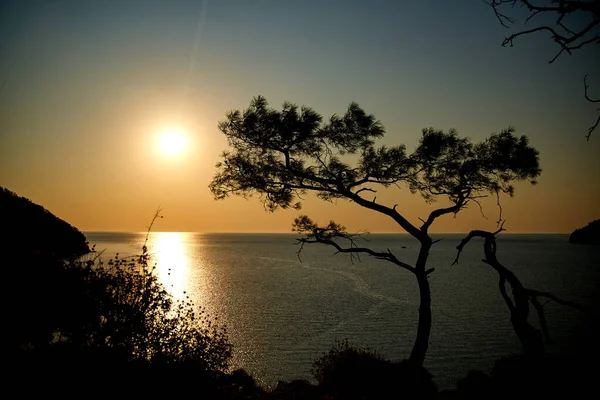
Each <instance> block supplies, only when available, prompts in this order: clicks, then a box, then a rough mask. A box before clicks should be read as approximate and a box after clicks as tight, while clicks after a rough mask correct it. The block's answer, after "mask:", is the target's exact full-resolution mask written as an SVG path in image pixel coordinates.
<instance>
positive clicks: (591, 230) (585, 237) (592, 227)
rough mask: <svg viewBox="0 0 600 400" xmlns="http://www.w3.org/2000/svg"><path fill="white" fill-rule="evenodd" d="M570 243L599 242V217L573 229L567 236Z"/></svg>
mask: <svg viewBox="0 0 600 400" xmlns="http://www.w3.org/2000/svg"><path fill="white" fill-rule="evenodd" d="M569 242H570V243H578V244H600V219H597V220H595V221H592V222H590V223H589V224H587V225H586V226H584V227H583V228H579V229H575V230H574V231H573V233H571V236H569Z"/></svg>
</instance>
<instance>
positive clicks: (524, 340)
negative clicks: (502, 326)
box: [454, 231, 544, 354]
mask: <svg viewBox="0 0 600 400" xmlns="http://www.w3.org/2000/svg"><path fill="white" fill-rule="evenodd" d="M475 236H479V237H483V238H484V243H483V251H484V253H485V259H483V260H482V261H483V262H485V263H486V264H488V265H489V266H491V267H492V268H494V270H496V272H497V273H498V277H499V282H498V287H499V290H500V294H501V295H502V298H503V299H504V302H505V303H506V306H507V307H508V309H509V311H510V322H511V324H512V326H513V329H514V331H515V333H516V334H517V337H518V338H519V341H520V342H521V345H522V346H523V351H524V352H525V353H527V354H538V353H541V352H543V351H544V337H543V335H542V332H540V331H539V330H538V329H536V328H535V327H533V326H532V325H531V324H530V323H529V321H528V318H529V291H528V290H527V289H525V288H524V287H523V284H522V283H521V281H520V280H519V278H517V276H516V275H515V274H514V273H513V272H512V271H511V270H509V269H508V268H506V267H505V266H503V265H502V264H500V262H499V261H498V259H497V258H496V237H495V234H494V233H490V232H485V231H471V233H469V236H467V237H466V238H465V239H463V240H462V242H461V243H460V244H459V245H458V247H457V249H458V251H459V254H460V252H461V251H462V248H463V247H464V246H465V245H466V244H467V242H468V241H469V240H470V239H471V238H472V237H475ZM457 262H458V255H457V257H456V260H455V262H454V263H457ZM506 282H508V283H509V284H510V286H511V288H512V298H511V296H510V295H509V294H508V293H507V292H506V286H505V285H506Z"/></svg>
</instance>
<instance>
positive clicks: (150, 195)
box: [0, 0, 600, 233]
mask: <svg viewBox="0 0 600 400" xmlns="http://www.w3.org/2000/svg"><path fill="white" fill-rule="evenodd" d="M517 11H518V10H517ZM510 32H511V31H509V30H507V29H506V28H503V27H502V26H500V25H499V23H498V21H497V20H496V18H495V16H494V13H493V12H492V10H491V9H490V8H489V7H488V6H487V5H486V4H485V3H484V2H483V1H481V0H423V1H406V2H405V1H367V0H362V1H333V0H331V1H319V0H314V1H311V0H308V1H291V0H290V1H282V0H273V1H266V0H247V1H244V0H238V1H233V0H231V1H229V0H212V1H208V0H205V1H201V0H187V1H177V0H162V1H152V0H139V1H127V0H121V1H117V0H104V1H93V0H86V1H75V0H73V1H69V0H54V1H52V0H45V1H28V0H12V1H11V0H8V1H2V2H1V3H0V186H3V187H6V188H8V189H10V190H12V191H14V192H16V193H17V194H19V195H21V196H24V197H27V198H29V199H30V200H32V201H34V202H36V203H38V204H41V205H43V206H44V207H45V208H47V209H48V210H50V211H51V212H53V213H54V214H56V215H57V216H58V217H60V218H62V219H64V220H66V221H68V222H69V223H71V224H73V225H75V226H76V227H78V228H79V229H81V230H82V231H93V230H103V231H111V230H113V231H144V230H145V229H146V228H147V226H148V223H149V222H150V219H151V218H152V215H153V213H154V211H155V209H156V208H157V206H161V207H162V209H163V211H162V214H163V215H164V219H163V220H160V222H159V223H158V224H157V226H156V228H155V229H156V230H158V231H194V232H289V231H290V229H291V223H292V220H293V218H294V217H295V216H297V215H298V214H299V212H298V211H277V212H275V213H268V212H266V211H265V209H264V208H263V206H262V204H261V203H260V202H259V201H258V199H256V198H251V199H243V198H237V197H233V198H229V199H226V200H222V201H216V200H214V199H213V197H212V194H211V193H210V191H209V189H208V184H209V183H210V180H211V178H212V176H213V175H214V173H215V171H216V170H215V163H216V162H217V161H219V155H220V153H221V152H222V151H223V150H226V149H227V142H226V140H225V137H224V135H223V134H222V133H221V132H220V131H219V130H218V129H217V123H218V122H219V121H220V120H223V119H224V117H225V113H226V112H227V111H229V110H231V109H244V108H246V107H247V106H248V103H249V102H250V100H251V99H252V98H253V97H254V96H257V95H263V96H265V97H266V98H267V100H268V101H269V102H270V104H271V105H272V106H274V107H279V106H280V105H281V103H282V102H283V101H285V100H288V101H291V102H293V103H296V104H298V105H307V106H310V107H312V108H313V109H315V110H316V111H317V112H319V113H320V114H321V115H323V117H324V118H328V117H329V116H330V115H331V114H333V113H343V112H344V111H345V110H346V108H347V106H348V104H349V103H350V102H352V101H356V102H357V103H358V104H359V105H360V106H361V107H363V108H364V109H365V110H366V111H367V112H370V113H373V114H375V115H376V117H377V118H378V119H379V120H380V121H381V122H382V123H383V125H384V126H385V128H386V132H387V133H386V137H385V139H383V140H382V142H381V143H382V144H383V143H385V144H400V143H405V144H406V145H407V148H408V150H409V151H410V150H412V149H413V148H414V147H415V145H416V143H417V140H418V138H419V136H420V132H421V129H422V128H425V127H430V126H433V127H436V128H440V129H448V128H453V127H454V128H456V129H458V131H459V133H460V134H461V135H463V136H468V137H471V138H472V139H473V140H475V141H479V140H482V139H484V138H485V137H486V136H488V135H489V134H490V133H492V132H498V131H500V130H502V129H503V128H506V127H508V126H509V125H513V126H515V127H516V129H517V133H518V134H526V135H527V136H528V137H529V138H530V141H531V144H532V145H533V146H534V147H536V148H537V149H538V150H539V152H540V160H541V166H542V170H543V172H542V175H541V177H540V179H539V185H537V186H529V185H521V184H519V185H517V189H516V195H515V198H513V199H510V198H504V199H502V205H503V216H504V218H506V220H507V222H506V225H505V228H507V230H508V232H512V233H518V232H548V233H563V232H564V233H567V232H571V231H572V230H573V229H575V228H578V227H581V226H583V225H585V224H587V223H588V222H590V221H591V220H593V219H597V218H600V207H599V205H600V129H598V130H597V131H596V132H595V133H594V134H593V135H592V137H591V140H590V141H589V142H588V141H586V140H585V135H586V133H587V129H588V127H589V126H591V125H592V124H593V122H594V121H595V119H596V112H595V109H594V107H593V105H592V104H590V103H588V102H586V101H585V99H584V97H583V81H582V80H583V76H584V75H585V74H586V73H590V74H591V75H590V77H589V82H590V84H591V88H592V93H591V94H592V95H595V97H600V57H599V54H598V50H597V49H592V48H589V49H583V50H581V51H579V52H575V53H574V54H573V55H572V56H569V55H563V56H561V57H560V58H559V59H558V60H557V61H556V62H555V63H553V64H549V63H548V61H549V60H550V59H551V58H552V57H553V56H554V55H555V53H556V51H557V50H558V49H557V47H556V46H555V45H554V43H553V42H552V41H551V40H550V39H549V37H548V36H547V35H545V34H540V35H537V36H530V37H525V38H522V40H518V41H517V42H516V44H515V47H513V48H509V47H507V48H503V47H502V46H501V42H502V39H503V38H504V37H505V36H507V35H508V34H509V33H510ZM597 47H598V46H596V48H597ZM169 130H170V131H171V132H172V133H173V132H175V133H173V135H176V133H177V132H180V133H181V134H182V135H183V137H184V141H185V142H184V143H174V144H173V142H170V144H168V143H167V144H165V143H163V146H162V147H160V146H159V145H158V143H160V140H159V137H158V136H159V134H160V133H161V132H165V131H169ZM165 146H167V147H165ZM168 146H171V147H168ZM381 198H382V199H384V200H387V201H389V203H388V205H390V206H393V205H394V204H396V203H398V204H399V205H398V210H399V211H401V212H402V213H403V214H404V215H405V216H406V217H407V218H408V219H409V220H410V221H411V222H413V223H415V224H419V218H425V217H426V216H427V215H428V213H429V212H430V211H431V210H432V209H433V208H435V207H440V206H445V205H446V203H444V202H440V203H436V204H433V205H430V204H426V203H425V202H423V201H422V199H420V198H419V197H418V196H413V195H410V193H408V191H407V190H405V191H396V192H393V193H388V194H385V195H382V197H381ZM483 206H484V208H483V212H484V214H485V215H486V216H487V219H485V218H483V217H482V215H481V212H480V210H479V208H478V207H476V206H473V207H471V208H469V209H467V210H465V211H464V212H461V213H460V214H458V216H456V218H454V217H453V216H446V217H444V218H441V219H440V220H439V221H438V222H437V223H436V224H435V225H434V226H433V227H432V229H431V231H433V232H465V231H468V230H470V229H474V228H477V229H494V228H495V226H496V224H495V221H496V219H497V213H498V209H497V208H496V206H495V199H491V200H490V201H487V202H484V203H483ZM302 213H305V214H308V215H309V216H311V217H313V219H315V220H317V221H318V222H327V221H329V220H330V219H334V220H336V221H337V222H339V223H342V224H344V225H346V226H347V227H348V228H349V229H350V230H367V231H371V232H401V230H400V228H399V227H398V226H396V225H395V224H394V223H393V221H391V220H389V218H386V217H385V216H381V215H377V214H374V213H373V212H372V211H367V210H362V209H361V208H360V207H359V206H357V205H355V204H351V203H347V202H344V201H339V202H338V204H326V203H323V202H321V201H319V200H316V199H314V197H308V198H307V200H306V201H305V203H304V209H303V210H302Z"/></svg>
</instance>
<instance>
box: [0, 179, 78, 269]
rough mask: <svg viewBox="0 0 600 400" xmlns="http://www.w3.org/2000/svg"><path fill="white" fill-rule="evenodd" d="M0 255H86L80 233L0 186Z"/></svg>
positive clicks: (65, 256) (27, 200)
mask: <svg viewBox="0 0 600 400" xmlns="http://www.w3.org/2000/svg"><path fill="white" fill-rule="evenodd" d="M0 230H1V231H2V237H3V239H2V241H0V248H2V253H4V255H6V253H9V254H12V255H17V256H18V255H27V254H39V255H47V256H53V257H58V258H70V257H78V256H81V255H83V254H86V253H89V252H90V248H89V246H88V243H87V240H86V238H85V236H84V235H83V233H81V231H79V229H77V228H75V227H74V226H72V225H70V224H69V223H67V222H66V221H64V220H62V219H60V218H58V217H57V216H55V215H54V214H52V213H51V212H50V211H48V210H46V209H45V208H44V207H42V206H40V205H39V204H36V203H34V202H32V201H31V200H29V199H27V198H25V197H21V196H19V195H17V194H16V193H14V192H11V191H10V190H8V189H6V188H4V187H1V186H0Z"/></svg>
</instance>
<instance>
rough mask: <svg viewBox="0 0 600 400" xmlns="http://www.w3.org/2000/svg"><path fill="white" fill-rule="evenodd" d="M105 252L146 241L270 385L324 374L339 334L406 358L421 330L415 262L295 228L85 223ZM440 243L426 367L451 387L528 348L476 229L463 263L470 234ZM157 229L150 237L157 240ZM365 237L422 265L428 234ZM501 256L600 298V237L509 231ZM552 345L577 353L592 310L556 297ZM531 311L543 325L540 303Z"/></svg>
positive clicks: (237, 361)
mask: <svg viewBox="0 0 600 400" xmlns="http://www.w3.org/2000/svg"><path fill="white" fill-rule="evenodd" d="M84 234H85V236H86V237H87V239H88V241H89V242H90V245H94V246H95V250H96V251H97V252H98V254H99V256H100V258H101V259H103V260H106V261H107V260H109V259H110V258H112V257H114V256H115V254H117V253H118V255H119V257H127V256H133V255H135V254H139V253H140V252H141V249H142V246H143V245H144V242H145V241H146V240H147V245H148V248H149V253H150V255H151V263H152V264H155V265H156V270H155V271H156V272H155V273H156V274H158V276H159V279H160V280H161V282H162V283H163V284H164V285H165V287H166V288H167V289H168V290H169V291H170V293H171V294H172V295H173V297H175V298H182V299H183V298H189V299H191V300H192V301H193V302H194V304H196V305H198V306H201V307H203V308H204V309H205V310H206V311H207V312H208V313H209V314H210V315H211V316H212V317H213V318H214V319H215V320H216V322H217V323H218V324H221V325H224V326H226V328H227V331H228V335H229V340H230V342H231V343H232V344H233V349H234V358H233V366H234V368H244V369H245V370H246V371H248V372H249V373H250V374H252V375H253V376H254V378H255V379H256V380H257V382H258V383H259V384H261V385H263V386H264V387H274V386H276V385H277V383H278V381H279V380H284V381H289V380H292V379H306V380H308V381H311V382H314V378H313V377H312V375H311V367H312V365H313V362H314V360H315V359H316V358H318V357H320V356H321V355H323V354H324V353H326V352H327V351H328V350H330V349H331V348H332V346H333V345H334V344H335V343H336V341H340V340H348V342H349V343H350V344H351V345H353V346H356V347H361V348H369V349H371V350H374V351H376V352H377V353H379V354H381V355H383V356H384V357H386V358H388V359H390V360H394V361H401V360H403V359H406V358H407V357H408V355H409V354H410V350H411V348H412V344H413V341H414V338H415V334H416V327H417V312H418V298H419V296H418V288H417V284H416V280H415V278H414V276H413V275H412V274H411V273H409V272H408V271H406V270H404V269H402V268H400V267H398V266H396V265H394V264H391V263H389V262H386V261H382V260H378V259H375V258H373V257H370V256H368V255H366V254H363V255H360V257H351V256H350V255H348V254H336V251H335V249H334V248H332V247H330V246H327V245H322V244H305V245H304V247H301V246H300V245H299V244H298V242H297V240H296V238H297V237H296V236H295V235H294V234H241V233H240V234H234V233H232V234H222V233H218V234H217V233H215V234H206V233H190V232H152V233H149V234H147V233H125V232H84ZM432 237H433V238H434V239H441V240H440V241H439V242H437V243H435V244H434V245H433V247H432V249H431V251H430V257H429V262H428V267H429V268H435V271H434V272H433V273H431V275H430V277H429V280H430V284H431V293H432V294H431V297H432V314H433V325H432V332H431V337H430V343H429V351H428V353H427V358H426V361H425V367H426V368H427V369H428V370H429V371H430V372H431V373H432V374H433V376H434V378H433V379H434V381H435V382H436V384H437V385H438V388H440V389H446V388H454V387H455V385H456V382H457V380H458V379H460V378H461V377H464V376H466V374H467V373H468V371H470V370H473V369H477V370H481V371H484V372H489V371H490V369H491V368H492V366H493V364H494V361H495V360H497V359H499V358H502V357H506V356H509V355H511V354H515V353H518V352H519V351H520V344H519V342H518V340H517V337H516V335H515V334H514V331H513V330H512V327H511V323H510V319H509V312H508V309H507V307H506V305H505V303H504V302H503V299H502V297H501V295H500V292H499V290H498V276H497V274H496V272H495V271H494V270H493V269H492V268H491V267H490V266H489V265H487V264H485V263H483V262H482V259H483V258H484V254H483V246H482V245H483V240H482V239H473V240H471V241H470V242H469V243H468V244H467V246H466V247H465V248H464V250H463V252H462V253H461V256H460V259H459V262H458V264H455V265H452V263H453V261H454V259H455V257H456V254H457V250H456V246H457V245H458V244H459V243H460V241H461V239H462V238H463V237H464V235H458V234H445V235H441V234H440V235H432ZM146 238H147V239H146ZM359 240H360V243H359V244H360V246H365V247H367V246H368V247H370V248H372V249H373V250H376V251H388V250H389V251H391V252H392V253H394V254H395V255H396V256H397V258H398V259H400V260H402V261H404V262H406V263H409V264H414V262H415V261H416V258H417V254H418V250H419V243H418V241H416V240H415V239H413V238H412V237H411V236H409V235H402V234H368V235H365V236H363V237H362V238H361V239H359ZM497 244H498V247H497V258H498V259H499V261H500V262H501V263H502V264H503V265H504V266H505V267H507V268H509V269H511V270H512V271H513V272H514V273H515V274H516V275H517V277H518V278H519V279H520V280H521V282H522V283H523V284H524V285H525V286H526V287H528V288H531V289H537V290H540V291H545V292H551V293H552V294H554V295H556V296H558V297H560V298H563V299H565V300H568V301H571V302H575V303H578V304H580V305H582V306H584V307H586V308H587V309H588V310H589V309H591V308H592V306H594V305H595V304H597V303H598V294H597V292H596V288H597V287H598V283H599V282H600V279H599V278H600V271H599V268H600V246H589V245H577V244H570V243H569V242H568V235H561V234H556V235H554V234H552V235H550V234H548V235H541V234H527V235H523V234H499V235H498V238H497ZM544 309H545V311H546V318H547V322H548V327H549V329H550V335H551V342H550V343H549V344H548V350H549V351H550V352H554V353H564V354H572V353H575V352H581V351H586V346H588V345H589V343H590V342H591V341H592V339H593V337H592V320H593V318H592V313H591V312H589V311H579V310H575V309H572V308H570V307H567V306H564V305H560V304H557V303H554V302H548V303H547V304H545V306H544ZM530 320H531V321H532V322H533V323H534V325H537V324H538V321H537V317H536V314H535V312H534V311H533V310H531V317H530Z"/></svg>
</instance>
